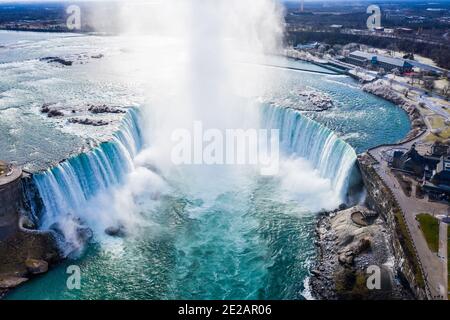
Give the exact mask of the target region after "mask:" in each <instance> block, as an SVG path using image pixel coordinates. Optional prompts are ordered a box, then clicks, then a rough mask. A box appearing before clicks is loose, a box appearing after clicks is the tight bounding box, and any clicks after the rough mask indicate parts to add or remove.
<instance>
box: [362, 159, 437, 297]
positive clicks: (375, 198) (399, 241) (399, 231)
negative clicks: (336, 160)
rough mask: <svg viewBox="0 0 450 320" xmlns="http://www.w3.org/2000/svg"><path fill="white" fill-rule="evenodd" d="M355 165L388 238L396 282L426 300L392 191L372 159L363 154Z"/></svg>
mask: <svg viewBox="0 0 450 320" xmlns="http://www.w3.org/2000/svg"><path fill="white" fill-rule="evenodd" d="M357 163H358V166H359V168H360V170H361V176H362V179H363V182H364V185H365V187H366V189H367V204H368V206H369V207H370V208H371V209H374V210H375V211H376V212H377V213H378V214H380V216H381V217H383V219H384V221H385V222H386V225H387V228H388V230H389V233H390V235H391V239H392V242H391V243H392V249H393V253H394V256H395V269H396V271H397V274H398V276H399V278H400V280H401V281H402V282H403V283H406V284H408V286H409V288H410V289H411V291H412V293H413V294H414V295H415V297H416V298H417V299H421V300H426V299H428V297H429V290H428V287H427V283H426V280H425V278H424V272H423V268H422V265H421V263H420V260H419V258H418V255H417V251H416V249H415V246H414V243H413V241H412V238H411V236H410V234H409V229H408V226H407V225H406V221H405V218H404V213H403V212H402V209H401V207H400V206H399V204H398V202H397V200H396V199H395V196H394V195H393V193H392V191H391V190H390V189H389V188H388V187H387V186H386V184H385V183H384V181H383V180H382V178H381V177H380V176H379V175H378V173H377V172H376V170H375V168H374V166H375V165H376V164H377V162H376V160H375V159H373V158H372V157H371V156H370V155H369V154H367V153H365V154H362V155H360V156H358V161H357Z"/></svg>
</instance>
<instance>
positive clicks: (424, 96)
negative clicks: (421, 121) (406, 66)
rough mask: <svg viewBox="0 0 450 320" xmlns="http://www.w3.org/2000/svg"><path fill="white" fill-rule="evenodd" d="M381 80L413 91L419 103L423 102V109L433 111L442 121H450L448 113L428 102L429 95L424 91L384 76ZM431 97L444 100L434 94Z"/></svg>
mask: <svg viewBox="0 0 450 320" xmlns="http://www.w3.org/2000/svg"><path fill="white" fill-rule="evenodd" d="M383 79H385V80H387V81H392V82H393V83H395V84H396V85H399V86H401V87H404V88H406V89H408V90H410V91H415V92H416V93H417V94H418V95H419V96H420V98H419V101H420V102H423V103H424V104H425V107H427V108H428V109H430V110H431V111H433V112H434V113H437V114H438V115H440V116H442V117H444V119H447V120H450V113H448V112H447V111H446V110H444V109H443V108H442V107H441V106H439V105H437V104H436V103H434V102H433V101H431V100H430V95H429V94H427V92H426V91H425V90H422V89H419V88H417V87H414V86H412V85H410V84H408V83H404V82H400V81H397V80H393V79H391V78H387V76H384V77H383ZM431 97H435V98H440V99H444V97H442V96H440V95H437V94H435V93H433V94H431Z"/></svg>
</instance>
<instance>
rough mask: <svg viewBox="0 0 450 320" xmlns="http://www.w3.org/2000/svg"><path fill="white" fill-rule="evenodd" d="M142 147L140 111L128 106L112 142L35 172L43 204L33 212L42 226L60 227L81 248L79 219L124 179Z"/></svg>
mask: <svg viewBox="0 0 450 320" xmlns="http://www.w3.org/2000/svg"><path fill="white" fill-rule="evenodd" d="M141 146H142V138H141V130H140V127H139V115H138V111H137V110H135V109H129V110H128V111H127V113H126V115H125V116H124V118H123V120H122V124H121V126H120V128H119V130H118V131H117V132H115V133H114V134H113V137H112V139H111V141H109V142H103V143H101V144H100V145H99V146H98V147H96V148H94V149H93V150H91V151H89V152H87V153H82V154H80V155H78V156H75V157H72V158H70V159H68V160H66V161H63V162H61V163H60V164H59V165H57V166H56V167H53V168H51V169H49V170H47V171H45V172H42V173H38V174H35V175H33V181H34V183H35V186H36V187H37V190H38V192H39V196H40V198H41V200H42V203H43V206H44V208H43V212H42V213H41V214H36V213H34V215H35V216H41V219H40V223H39V224H40V228H41V229H44V230H45V229H49V228H57V229H58V230H59V231H60V232H62V235H63V236H64V242H65V243H66V244H70V245H71V246H72V248H71V249H78V248H79V247H80V246H81V243H80V240H79V239H78V234H77V228H78V227H80V225H79V224H80V221H77V220H76V218H79V217H81V216H82V213H83V212H85V211H86V206H87V204H88V202H89V200H91V199H93V198H94V197H96V196H97V195H99V194H100V193H102V192H105V191H107V190H108V189H109V188H111V187H114V186H118V185H120V184H121V183H123V182H124V178H125V175H126V173H128V172H130V171H131V170H132V169H133V158H134V157H135V155H136V154H137V152H138V151H139V150H140V149H141Z"/></svg>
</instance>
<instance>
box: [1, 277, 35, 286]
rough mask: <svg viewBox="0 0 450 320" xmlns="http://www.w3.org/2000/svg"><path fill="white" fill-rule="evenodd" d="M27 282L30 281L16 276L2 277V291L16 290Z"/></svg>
mask: <svg viewBox="0 0 450 320" xmlns="http://www.w3.org/2000/svg"><path fill="white" fill-rule="evenodd" d="M25 281H28V279H27V278H23V277H16V276H6V277H1V276H0V289H11V288H15V287H17V286H18V285H20V284H22V283H24V282H25Z"/></svg>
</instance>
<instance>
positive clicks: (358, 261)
mask: <svg viewBox="0 0 450 320" xmlns="http://www.w3.org/2000/svg"><path fill="white" fill-rule="evenodd" d="M316 239H317V240H316V242H315V244H316V249H317V260H316V263H315V264H314V266H313V269H312V270H311V274H312V276H311V278H310V287H311V291H312V294H313V296H314V297H315V298H316V299H326V300H342V299H343V300H350V299H360V300H384V299H396V300H399V299H411V298H413V295H412V293H411V292H410V291H409V290H408V289H406V288H407V286H406V288H405V286H403V285H402V283H401V281H400V277H399V276H398V275H397V272H396V268H395V263H394V260H395V259H394V256H393V250H392V248H391V247H390V234H389V231H388V230H387V228H386V225H385V223H384V221H383V219H382V218H381V217H380V216H378V215H377V214H376V213H374V212H373V211H370V210H368V209H367V208H366V207H364V206H355V207H352V208H349V209H345V210H342V211H333V212H329V213H325V214H322V215H321V216H320V217H319V221H318V223H317V227H316ZM371 266H375V267H377V268H379V270H380V276H381V278H380V285H381V286H380V288H379V289H373V290H370V289H369V288H368V286H367V281H368V279H369V276H370V275H371V272H370V271H371V269H370V267H371Z"/></svg>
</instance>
